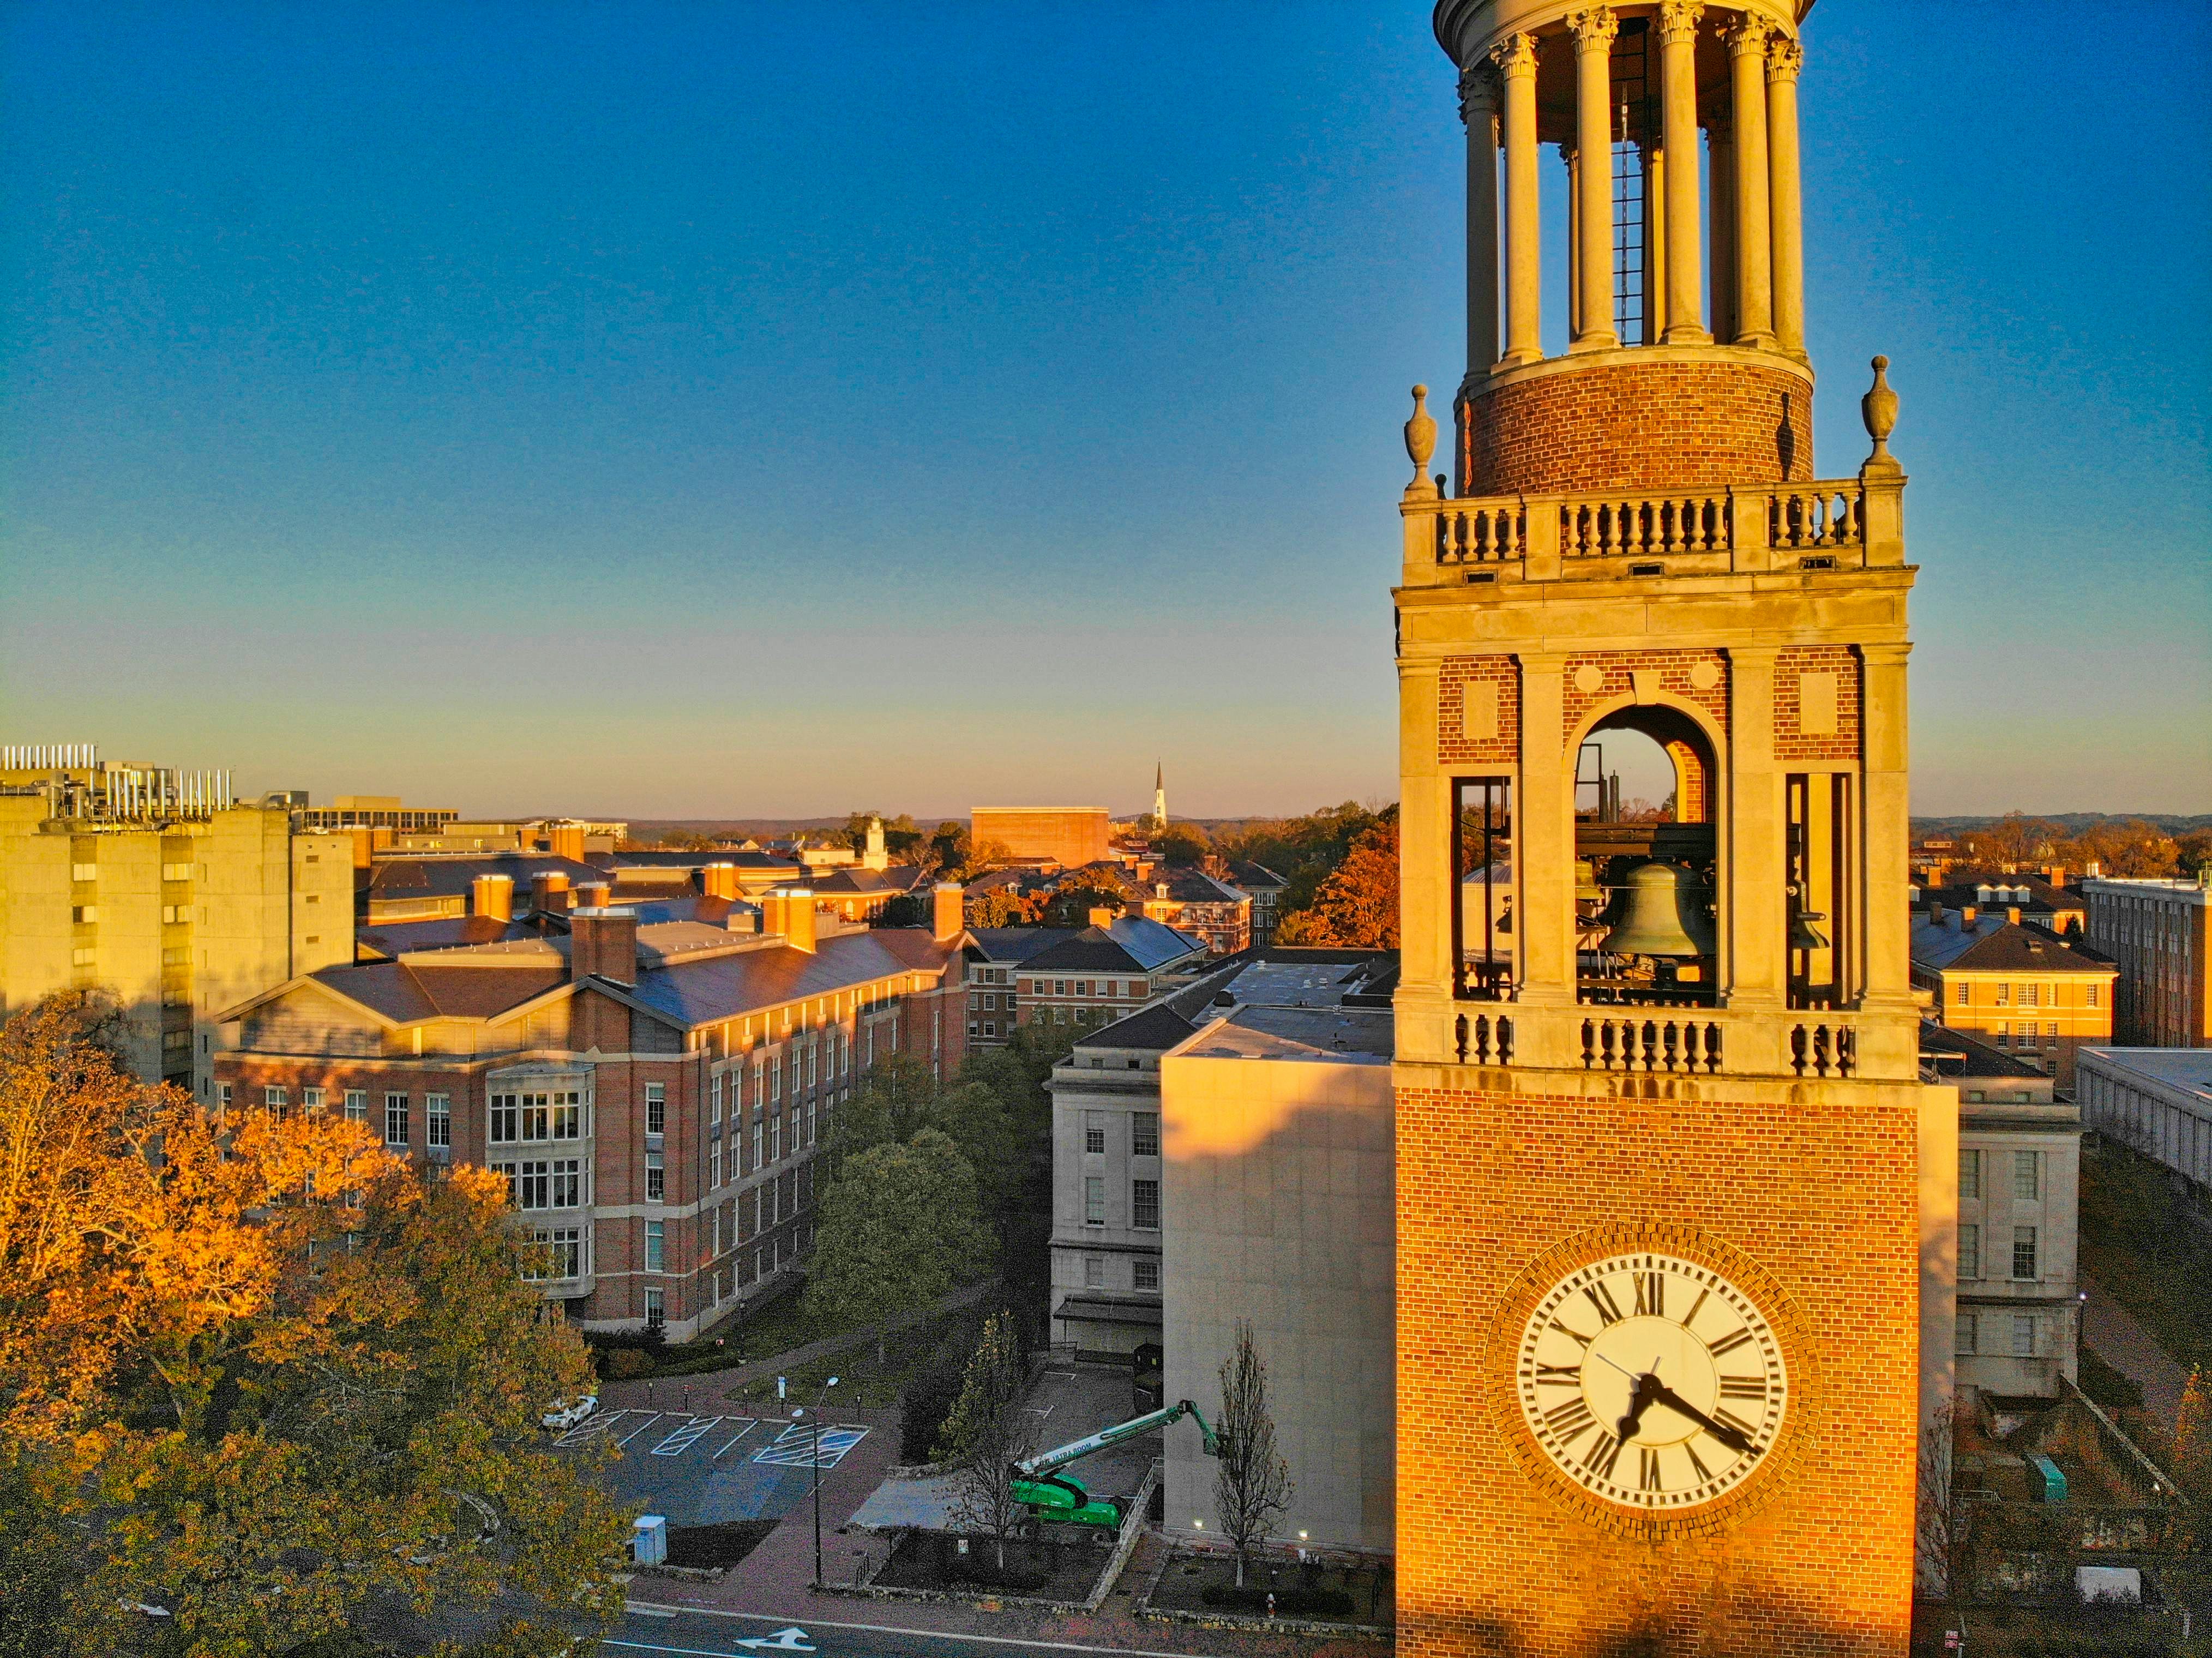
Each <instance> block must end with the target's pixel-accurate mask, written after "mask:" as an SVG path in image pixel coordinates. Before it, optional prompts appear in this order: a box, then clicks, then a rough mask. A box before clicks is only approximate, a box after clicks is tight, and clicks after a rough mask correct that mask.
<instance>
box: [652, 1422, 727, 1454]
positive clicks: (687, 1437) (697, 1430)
mask: <svg viewBox="0 0 2212 1658" xmlns="http://www.w3.org/2000/svg"><path fill="white" fill-rule="evenodd" d="M721 1419H722V1418H720V1417H719V1416H695V1417H693V1418H691V1419H690V1421H689V1422H687V1423H685V1424H684V1425H683V1426H682V1427H680V1428H678V1430H676V1431H675V1432H674V1433H672V1434H671V1435H669V1436H668V1437H667V1438H665V1439H664V1440H662V1441H661V1442H660V1443H659V1444H658V1445H655V1446H654V1447H653V1455H655V1456H681V1455H684V1452H686V1451H688V1450H690V1448H692V1447H693V1446H694V1445H696V1444H697V1443H698V1442H700V1441H701V1440H702V1439H703V1438H705V1437H706V1436H707V1430H708V1429H709V1428H712V1427H713V1426H714V1424H716V1423H717V1422H720V1420H721Z"/></svg>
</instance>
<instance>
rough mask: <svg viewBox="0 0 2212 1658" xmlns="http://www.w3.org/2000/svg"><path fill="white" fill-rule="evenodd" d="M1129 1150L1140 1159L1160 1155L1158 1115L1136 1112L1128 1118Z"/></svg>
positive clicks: (1154, 1112)
mask: <svg viewBox="0 0 2212 1658" xmlns="http://www.w3.org/2000/svg"><path fill="white" fill-rule="evenodd" d="M1129 1150H1130V1151H1132V1152H1133V1153H1134V1154H1135V1155H1137V1156H1138V1157H1158V1156H1159V1154H1160V1114H1159V1113H1158V1112H1157V1111H1138V1112H1134V1113H1132V1114H1131V1115H1130V1118H1129Z"/></svg>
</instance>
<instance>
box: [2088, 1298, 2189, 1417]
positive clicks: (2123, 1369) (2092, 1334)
mask: <svg viewBox="0 0 2212 1658" xmlns="http://www.w3.org/2000/svg"><path fill="white" fill-rule="evenodd" d="M2081 1288H2082V1289H2083V1290H2084V1291H2087V1297H2086V1299H2085V1300H2084V1301H2083V1303H2082V1306H2081V1339H2082V1341H2083V1342H2084V1343H2085V1344H2087V1345H2088V1346H2089V1347H2090V1348H2092V1349H2093V1351H2095V1353H2096V1355H2097V1357H2100V1358H2101V1359H2103V1360H2104V1361H2105V1363H2107V1364H2109V1365H2111V1366H2112V1368H2113V1369H2114V1370H2118V1371H2119V1372H2120V1373H2121V1374H2122V1375H2123V1376H2126V1377H2127V1378H2128V1379H2129V1380H2130V1381H2131V1382H2134V1383H2135V1384H2136V1386H2137V1387H2138V1388H2142V1391H2143V1408H2144V1409H2145V1410H2147V1411H2148V1412H2150V1413H2151V1415H2152V1416H2154V1417H2155V1418H2157V1419H2158V1421H2159V1422H2160V1424H2162V1425H2163V1426H2165V1427H2167V1428H2172V1426H2173V1424H2174V1422H2175V1420H2176V1418H2179V1416H2180V1414H2181V1390H2182V1389H2183V1388H2185V1387H2187V1386H2188V1385H2189V1372H2188V1370H2186V1369H2185V1367H2184V1366H2183V1365H2182V1364H2181V1363H2180V1361H2179V1360H2178V1359H2176V1358H2175V1357H2173V1355H2172V1354H2171V1353H2169V1352H2167V1351H2166V1349H2165V1348H2163V1347H2161V1346H2160V1345H2158V1338H2157V1337H2156V1336H2154V1335H2153V1334H2152V1333H2150V1332H2149V1331H2148V1329H2146V1328H2144V1327H2143V1325H2142V1322H2141V1321H2138V1320H2137V1319H2136V1315H2134V1314H2133V1313H2130V1311H2129V1310H2128V1309H2126V1308H2124V1307H2123V1306H2121V1305H2120V1303H2118V1302H2117V1301H2114V1300H2113V1299H2112V1297H2111V1296H2109V1295H2107V1294H2106V1292H2105V1291H2103V1290H2102V1289H2100V1287H2099V1286H2098V1285H2097V1284H2095V1283H2094V1282H2093V1281H2092V1280H2091V1278H2089V1276H2088V1275H2087V1273H2083V1274H2082V1275H2081Z"/></svg>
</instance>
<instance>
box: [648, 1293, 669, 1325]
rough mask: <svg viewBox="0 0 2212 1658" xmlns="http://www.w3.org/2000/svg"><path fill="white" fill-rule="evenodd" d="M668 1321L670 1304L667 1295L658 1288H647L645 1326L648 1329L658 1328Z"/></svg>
mask: <svg viewBox="0 0 2212 1658" xmlns="http://www.w3.org/2000/svg"><path fill="white" fill-rule="evenodd" d="M667 1322H668V1305H667V1301H666V1299H665V1297H663V1296H662V1294H661V1292H660V1291H658V1290H647V1291H646V1292H645V1327H646V1328H647V1329H648V1330H658V1329H660V1328H661V1327H664V1326H665V1325H666V1324H667Z"/></svg>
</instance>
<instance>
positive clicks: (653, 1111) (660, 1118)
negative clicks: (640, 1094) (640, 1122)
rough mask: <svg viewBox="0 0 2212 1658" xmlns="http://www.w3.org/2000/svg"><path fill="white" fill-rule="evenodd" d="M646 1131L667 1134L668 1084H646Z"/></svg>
mask: <svg viewBox="0 0 2212 1658" xmlns="http://www.w3.org/2000/svg"><path fill="white" fill-rule="evenodd" d="M645 1132H646V1133H648V1134H665V1133H667V1132H668V1084H666V1083H647V1084H646V1085H645Z"/></svg>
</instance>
